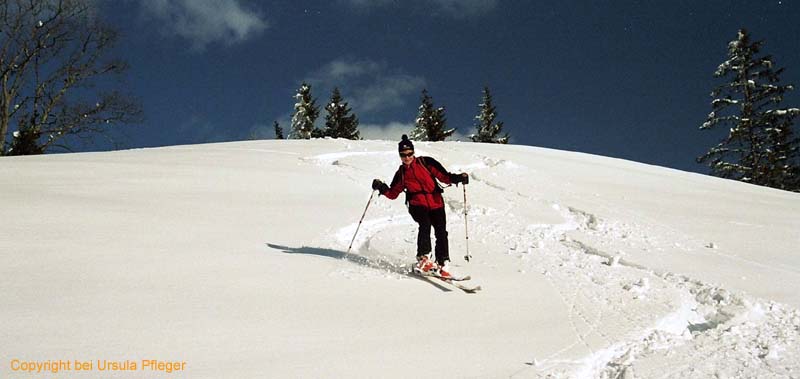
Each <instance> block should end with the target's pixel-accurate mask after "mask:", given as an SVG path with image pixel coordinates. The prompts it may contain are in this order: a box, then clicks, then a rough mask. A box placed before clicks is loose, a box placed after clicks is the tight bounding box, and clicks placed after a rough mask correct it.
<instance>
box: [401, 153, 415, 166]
mask: <svg viewBox="0 0 800 379" xmlns="http://www.w3.org/2000/svg"><path fill="white" fill-rule="evenodd" d="M400 160H401V161H402V162H403V164H404V165H409V164H411V162H413V161H414V150H403V151H401V152H400Z"/></svg>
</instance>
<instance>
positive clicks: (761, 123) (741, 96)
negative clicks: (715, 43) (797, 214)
mask: <svg viewBox="0 0 800 379" xmlns="http://www.w3.org/2000/svg"><path fill="white" fill-rule="evenodd" d="M762 44H763V41H756V42H751V40H750V35H749V33H748V32H747V31H746V30H744V29H741V30H739V33H738V36H737V38H736V39H735V40H733V41H731V42H730V44H729V45H728V59H727V60H726V61H725V62H723V63H722V64H720V65H719V67H718V68H717V71H716V72H715V73H714V76H715V77H718V78H725V79H726V82H725V83H723V84H722V85H720V86H718V87H717V88H715V89H714V90H713V91H712V93H711V96H712V98H713V100H712V102H711V108H712V111H711V113H710V114H709V115H708V118H707V120H706V121H705V122H704V123H703V125H702V126H700V129H701V130H708V129H714V128H717V127H720V128H718V129H723V130H725V131H726V136H725V138H724V139H723V140H722V141H721V142H720V143H719V144H718V145H716V146H714V147H713V148H711V150H709V151H708V152H707V153H706V154H705V155H703V156H701V157H699V158H697V161H698V163H705V162H707V163H708V165H709V167H710V168H711V173H712V174H713V175H715V176H719V177H723V178H728V179H734V180H739V181H743V182H748V183H753V184H757V185H764V186H770V187H776V188H782V189H794V190H800V189H798V188H797V187H796V182H797V172H798V165H800V163H798V140H797V139H796V138H794V137H793V135H794V133H793V132H792V122H793V119H794V117H796V116H797V115H798V114H800V109H797V108H790V109H780V108H777V107H778V105H779V104H780V102H781V101H782V100H783V95H784V94H785V93H786V92H788V91H791V90H792V89H793V87H792V86H791V85H780V84H779V82H780V79H779V75H780V74H781V73H782V72H783V69H782V68H781V69H777V70H775V69H774V66H775V63H774V62H773V60H772V57H770V56H769V55H767V56H763V57H759V56H757V55H758V54H759V51H760V49H761V46H762Z"/></svg>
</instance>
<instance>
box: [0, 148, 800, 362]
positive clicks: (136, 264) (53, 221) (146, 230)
mask: <svg viewBox="0 0 800 379" xmlns="http://www.w3.org/2000/svg"><path fill="white" fill-rule="evenodd" d="M417 153H418V155H431V156H434V157H436V158H437V159H439V160H440V161H441V162H442V163H443V164H444V165H445V167H447V168H448V169H449V170H450V171H452V172H459V171H464V172H469V173H470V174H471V178H472V181H471V183H470V184H469V185H468V186H467V196H468V203H469V207H468V218H469V227H470V229H469V234H470V245H469V248H470V251H471V252H472V255H473V257H474V259H473V260H472V261H471V262H469V263H467V262H465V261H464V260H463V259H462V258H461V257H462V256H463V254H464V250H465V239H464V215H463V213H464V202H463V196H464V195H463V192H462V189H461V187H458V188H456V187H451V188H448V189H447V190H446V192H445V199H446V203H447V215H448V229H449V231H450V245H451V256H452V258H453V260H454V262H453V263H455V265H454V266H455V267H454V271H456V272H459V273H469V274H471V275H472V277H473V278H474V279H473V280H472V282H475V283H476V284H480V285H482V287H483V291H481V292H480V293H478V294H465V293H462V292H460V291H457V290H456V291H453V290H452V289H451V288H449V287H447V286H441V285H435V284H434V283H432V282H430V281H428V280H421V279H418V278H414V277H411V276H408V275H407V271H408V269H409V267H410V264H411V262H412V261H413V255H414V252H415V238H416V229H415V224H414V223H413V221H412V220H411V218H410V217H409V216H408V214H407V212H406V209H405V206H404V205H403V202H402V200H397V201H389V200H387V199H386V198H384V197H377V196H376V197H375V198H374V199H373V201H372V203H371V205H370V207H369V209H368V211H367V213H366V218H365V220H364V223H363V225H362V226H361V229H360V231H359V234H358V237H357V239H356V241H355V245H354V247H353V252H352V254H350V255H347V254H346V253H345V252H346V250H347V247H348V245H349V243H350V240H351V238H352V237H353V233H354V232H355V230H356V227H357V223H358V220H359V218H360V217H361V214H362V212H363V211H364V207H365V205H366V203H367V200H368V199H369V195H370V189H369V185H370V182H371V180H372V179H373V178H376V177H378V178H382V179H384V180H386V181H388V180H391V177H392V175H393V173H394V171H395V170H396V168H397V167H398V165H399V164H400V163H399V159H398V157H397V153H396V143H395V142H382V141H357V142H353V141H340V140H312V141H255V142H240V143H226V144H212V145H197V146H175V147H169V148H158V149H144V150H130V151H120V152H110V153H89V154H70V155H49V156H39V157H19V158H17V157H14V158H12V157H5V158H0V188H2V192H0V215H2V216H0V217H2V220H3V223H2V227H0V257H1V258H2V261H3V264H2V265H0V288H2V291H0V341H2V342H0V377H7V376H11V375H15V377H34V376H35V374H27V373H20V372H15V371H13V370H12V365H11V364H10V362H11V361H13V360H15V359H18V360H20V361H44V360H52V359H72V360H74V359H83V360H87V361H88V360H95V361H96V360H114V361H126V360H132V361H137V362H141V360H147V359H159V360H162V361H183V362H186V363H187V364H186V369H185V371H182V372H179V374H180V375H178V376H179V377H192V378H219V377H237V378H247V377H493V378H494V377H519V378H531V377H533V378H535V377H547V376H552V377H585V378H599V377H601V378H615V377H626V378H630V377H670V378H672V377H674V378H685V377H697V378H703V377H800V341H798V336H799V335H800V313H799V312H798V307H800V294H798V291H797V288H800V251H798V246H800V217H799V216H800V194H794V193H787V192H781V191H775V190H771V189H766V188H759V187H754V186H749V185H745V184H741V183H735V182H731V181H725V180H720V179H715V178H711V177H706V176H702V175H696V174H690V173H685V172H680V171H675V170H669V169H664V168H659V167H653V166H647V165H642V164H638V163H633V162H628V161H622V160H617V159H610V158H604V157H598V156H591V155H585V154H579V153H571V152H563V151H554V150H547V149H540V148H533V147H523V146H497V145H483V144H473V143H457V142H448V143H421V142H420V143H417ZM140 369H141V367H140ZM51 375H52V376H53V377H56V378H58V377H65V378H66V377H71V376H72V375H71V373H69V372H61V373H58V374H51ZM168 376H170V375H167V374H165V373H162V372H158V371H143V370H139V371H137V372H132V371H113V372H111V371H104V372H102V371H99V370H97V367H95V368H94V371H92V372H85V373H81V377H120V378H134V377H136V378H138V377H154V378H161V377H168Z"/></svg>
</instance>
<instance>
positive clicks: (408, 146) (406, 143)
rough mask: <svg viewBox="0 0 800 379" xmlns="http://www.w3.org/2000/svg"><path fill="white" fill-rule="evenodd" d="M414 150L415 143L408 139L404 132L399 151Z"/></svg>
mask: <svg viewBox="0 0 800 379" xmlns="http://www.w3.org/2000/svg"><path fill="white" fill-rule="evenodd" d="M403 150H411V151H413V150H414V144H413V143H411V141H410V140H409V139H408V136H407V135H405V134H403V137H402V138H401V141H400V143H398V144H397V151H403Z"/></svg>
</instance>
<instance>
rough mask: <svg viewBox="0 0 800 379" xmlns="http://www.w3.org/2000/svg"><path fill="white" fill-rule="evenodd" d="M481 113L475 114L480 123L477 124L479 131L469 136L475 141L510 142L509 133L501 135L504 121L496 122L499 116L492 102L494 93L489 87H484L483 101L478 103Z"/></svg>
mask: <svg viewBox="0 0 800 379" xmlns="http://www.w3.org/2000/svg"><path fill="white" fill-rule="evenodd" d="M478 108H480V110H481V111H480V113H479V114H478V115H477V116H475V119H476V120H478V124H477V125H476V126H475V128H476V129H477V131H478V132H477V133H475V134H472V135H470V136H469V137H470V138H471V139H472V141H473V142H488V143H503V144H505V143H508V133H505V134H503V136H499V134H500V133H501V132H502V131H503V123H502V122H498V123H495V122H494V120H495V118H497V111H496V110H495V107H494V104H492V95H491V93H489V87H484V88H483V102H482V103H481V104H479V105H478Z"/></svg>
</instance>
